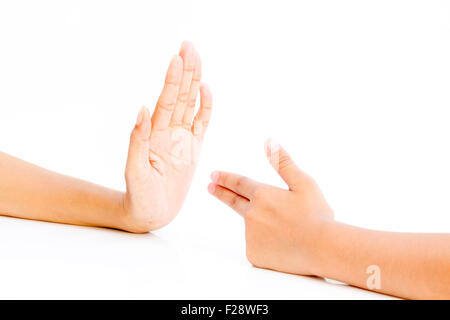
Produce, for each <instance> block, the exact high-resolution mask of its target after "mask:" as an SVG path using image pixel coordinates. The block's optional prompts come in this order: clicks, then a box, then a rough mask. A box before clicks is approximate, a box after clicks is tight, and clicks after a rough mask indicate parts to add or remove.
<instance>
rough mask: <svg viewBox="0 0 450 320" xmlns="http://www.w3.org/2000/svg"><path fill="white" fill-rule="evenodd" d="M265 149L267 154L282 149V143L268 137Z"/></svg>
mask: <svg viewBox="0 0 450 320" xmlns="http://www.w3.org/2000/svg"><path fill="white" fill-rule="evenodd" d="M264 150H265V151H266V154H267V156H270V155H271V154H273V153H275V152H278V151H280V144H279V143H278V142H277V141H276V140H274V139H268V140H267V141H266V143H265V144H264Z"/></svg>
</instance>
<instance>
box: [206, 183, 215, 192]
mask: <svg viewBox="0 0 450 320" xmlns="http://www.w3.org/2000/svg"><path fill="white" fill-rule="evenodd" d="M215 190H216V185H215V184H214V183H210V184H209V185H208V192H209V193H211V194H214V191H215Z"/></svg>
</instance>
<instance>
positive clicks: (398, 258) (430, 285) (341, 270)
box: [316, 222, 450, 299]
mask: <svg viewBox="0 0 450 320" xmlns="http://www.w3.org/2000/svg"><path fill="white" fill-rule="evenodd" d="M326 230H327V232H325V233H324V236H323V239H322V241H321V249H320V250H319V254H318V257H317V258H318V259H317V266H316V271H317V272H316V274H317V275H318V276H321V277H326V278H331V279H334V280H339V281H342V282H345V283H348V284H351V285H354V286H358V287H361V288H365V289H371V290H374V291H378V292H382V293H386V294H390V295H394V296H399V297H404V298H408V299H442V298H447V299H449V298H450V234H425V233H424V234H421V233H396V232H381V231H373V230H367V229H362V228H357V227H353V226H350V225H345V224H342V223H337V222H331V223H330V224H329V227H327V228H326ZM369 266H374V267H373V268H378V270H379V271H380V274H379V276H380V280H381V281H380V282H379V284H380V286H379V288H377V287H376V286H375V288H373V287H370V284H369V287H368V283H367V281H368V279H369V277H371V274H369V273H367V269H368V267H369ZM373 276H376V275H373ZM369 282H370V280H369ZM372 284H373V283H372Z"/></svg>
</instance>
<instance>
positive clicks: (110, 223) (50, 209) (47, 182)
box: [0, 153, 124, 228]
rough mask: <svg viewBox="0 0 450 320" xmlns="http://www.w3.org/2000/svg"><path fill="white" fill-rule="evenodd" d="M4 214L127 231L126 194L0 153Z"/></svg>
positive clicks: (0, 202) (1, 208)
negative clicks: (124, 217)
mask: <svg viewBox="0 0 450 320" xmlns="http://www.w3.org/2000/svg"><path fill="white" fill-rule="evenodd" d="M0 177H1V179H0V214H1V215H6V216H13V217H18V218H25V219H34V220H43V221H51V222H60V223H70V224H78V225H88V226H104V227H111V228H123V227H124V226H123V225H122V222H123V221H122V220H123V219H122V218H123V215H124V210H123V193H122V192H118V191H114V190H110V189H107V188H104V187H101V186H98V185H95V184H92V183H89V182H85V181H81V180H78V179H75V178H71V177H68V176H64V175H61V174H57V173H54V172H51V171H48V170H46V169H43V168H40V167H38V166H35V165H33V164H30V163H28V162H25V161H22V160H20V159H17V158H14V157H12V156H9V155H7V154H5V153H0Z"/></svg>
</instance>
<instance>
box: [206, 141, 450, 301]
mask: <svg viewBox="0 0 450 320" xmlns="http://www.w3.org/2000/svg"><path fill="white" fill-rule="evenodd" d="M266 153H267V156H268V158H269V160H270V162H271V164H272V165H273V166H274V168H275V169H276V170H277V172H278V173H279V175H280V176H281V178H283V180H284V181H285V182H286V184H287V185H288V187H289V189H288V190H286V189H280V188H276V187H273V186H269V185H266V184H263V183H259V182H256V181H253V180H251V179H249V178H246V177H243V176H240V175H236V174H233V173H228V172H223V171H221V172H215V173H213V174H212V176H211V178H212V183H211V184H210V185H209V186H208V190H209V192H210V193H211V194H213V195H214V196H215V197H217V198H218V199H219V200H221V201H223V202H224V203H225V204H227V205H229V206H230V207H231V208H233V209H234V210H235V211H237V212H238V213H239V214H241V215H242V216H243V217H244V221H245V232H246V243H247V258H248V260H249V261H250V262H251V263H252V264H253V265H255V266H256V267H260V268H266V269H272V270H277V271H282V272H288V273H294V274H300V275H312V276H320V277H325V278H330V279H334V280H339V281H341V282H345V283H348V284H351V285H354V286H358V287H361V288H364V289H369V290H374V291H378V292H382V293H386V294H390V295H395V296H399V297H404V298H411V299H417V298H421V299H432V298H441V299H444V298H447V299H450V234H421V233H395V232H381V231H372V230H367V229H362V228H357V227H353V226H350V225H345V224H342V223H338V222H336V221H335V220H334V214H333V211H332V210H331V208H330V207H329V205H328V203H327V202H326V200H325V198H324V197H323V195H322V193H321V191H320V189H319V187H318V186H317V184H316V183H315V182H314V180H313V179H312V178H311V177H309V176H308V175H307V174H305V173H304V172H302V171H301V170H300V169H299V168H298V167H297V166H296V165H295V164H294V163H293V161H292V160H291V158H290V157H289V155H288V154H287V153H286V151H285V150H284V149H282V148H281V147H280V146H279V145H278V144H273V143H268V144H267V146H266Z"/></svg>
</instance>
